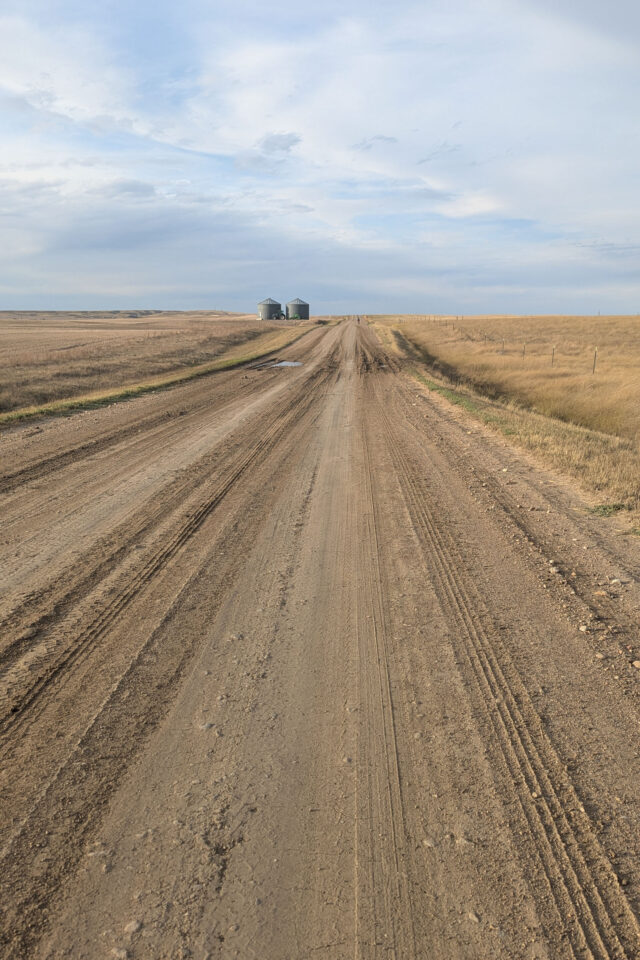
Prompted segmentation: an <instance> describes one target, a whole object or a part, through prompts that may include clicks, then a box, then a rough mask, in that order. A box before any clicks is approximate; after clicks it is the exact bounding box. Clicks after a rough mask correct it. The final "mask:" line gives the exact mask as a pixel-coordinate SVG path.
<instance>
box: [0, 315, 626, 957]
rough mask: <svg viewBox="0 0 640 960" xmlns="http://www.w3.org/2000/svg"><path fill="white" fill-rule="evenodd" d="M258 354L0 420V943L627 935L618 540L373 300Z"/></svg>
mask: <svg viewBox="0 0 640 960" xmlns="http://www.w3.org/2000/svg"><path fill="white" fill-rule="evenodd" d="M278 356H279V357H282V358H284V359H296V360H299V361H301V363H302V366H301V367H299V368H283V369H281V370H278V371H274V370H271V369H268V368H265V369H253V370H251V369H246V370H239V371H233V372H227V373H225V374H224V375H220V376H219V377H214V378H208V379H207V378H205V380H203V381H199V382H194V383H192V384H190V385H185V386H183V387H180V388H177V389H175V390H169V391H167V392H166V393H164V394H163V395H157V396H155V397H147V398H142V399H141V400H140V401H133V402H132V403H130V404H124V405H120V408H118V407H114V408H108V409H105V410H103V411H97V412H96V413H95V415H94V414H92V417H91V418H81V419H80V420H79V419H75V418H73V417H69V418H67V419H66V421H65V422H64V423H63V422H59V423H57V424H55V425H51V426H50V427H47V429H46V430H43V431H42V433H40V432H37V431H36V432H33V433H32V432H29V431H25V432H24V434H23V435H22V436H23V437H24V452H23V453H21V441H20V440H19V435H18V434H15V435H14V436H12V439H11V460H10V463H11V468H10V472H11V473H12V474H13V475H14V480H15V481H16V482H15V484H14V485H13V487H12V488H11V489H9V487H7V489H6V490H5V492H4V493H3V502H4V504H5V515H6V518H7V519H6V522H5V530H6V538H5V540H4V542H3V544H2V545H0V560H2V562H3V564H4V571H5V574H4V582H5V584H6V586H7V589H6V590H5V591H4V594H3V597H2V598H0V604H1V606H0V609H1V610H2V612H3V618H4V619H3V624H2V641H1V646H0V691H1V696H0V708H1V710H0V751H1V755H2V760H3V763H2V774H1V776H0V823H1V825H0V844H1V846H0V876H1V877H2V881H1V884H2V898H1V900H0V903H1V905H2V921H1V923H0V955H2V956H3V957H5V956H6V957H7V958H9V957H10V958H12V960H14V958H16V960H23V958H29V960H31V958H40V960H44V958H47V960H53V958H58V957H60V958H62V957H72V958H74V960H94V958H97V957H102V956H104V957H109V956H120V957H125V956H126V957H129V958H131V960H136V958H137V960H147V958H149V960H159V958H165V957H166V958H170V957H171V958H173V957H179V956H183V957H187V956H209V957H212V958H213V957H217V958H222V960H231V958H242V960H252V958H255V960H258V958H259V960H292V958H296V960H298V958H300V960H302V958H303V957H304V958H306V957H312V956H318V955H322V956H326V957H329V958H332V960H352V958H354V957H355V958H356V960H357V958H363V960H364V958H366V960H373V958H382V957H389V956H394V957H396V958H398V960H399V958H405V957H406V958H416V960H418V958H424V960H427V958H428V960H452V958H456V960H457V958H460V960H472V958H474V960H475V958H477V957H492V958H495V960H512V958H523V960H556V958H561V960H564V958H567V960H569V958H574V960H576V958H591V960H607V958H619V960H632V958H635V957H637V956H640V928H639V926H638V920H637V917H638V911H639V910H640V830H639V829H638V827H639V826H640V754H639V752H638V750H637V729H638V718H639V717H640V712H639V710H638V703H639V702H640V698H639V696H638V685H639V681H640V673H639V672H638V671H637V670H636V671H635V673H634V669H635V668H633V667H632V664H630V663H629V662H628V660H629V658H630V657H633V656H634V653H633V652H632V651H633V644H634V643H635V642H636V633H635V632H634V630H635V629H636V626H637V624H634V613H635V610H636V606H635V604H636V600H637V596H636V588H635V584H633V583H631V582H630V581H631V580H632V579H633V577H634V571H636V570H638V569H639V568H640V558H639V557H638V556H637V555H635V554H634V552H633V549H632V547H633V545H629V543H628V542H627V541H625V543H624V550H618V548H617V546H616V542H615V539H612V538H611V537H610V536H608V534H607V528H606V527H605V526H604V525H598V524H597V523H596V522H595V521H594V520H591V519H588V520H584V521H583V520H582V519H580V517H581V515H580V513H579V511H578V512H576V504H577V503H578V501H577V500H576V499H575V497H577V494H575V497H574V499H573V500H572V499H571V496H570V495H569V493H566V492H564V491H562V490H560V489H556V488H555V487H553V486H552V485H551V483H550V480H549V478H548V477H546V476H545V475H544V474H543V473H542V472H540V471H538V470H537V468H535V467H534V466H531V464H529V463H527V464H525V463H524V461H521V460H520V459H519V457H518V454H517V453H516V452H515V451H511V450H508V449H507V448H506V447H505V446H504V445H500V444H498V443H496V442H494V441H492V440H491V438H490V437H489V436H488V435H487V434H486V432H483V431H482V430H480V429H478V428H475V429H474V428H473V426H472V425H470V424H469V423H468V422H467V421H466V420H465V419H464V415H463V414H461V413H460V411H451V409H450V408H449V407H448V406H447V405H446V404H445V402H444V401H442V400H441V398H432V397H431V396H430V395H428V394H426V393H425V392H424V391H423V390H422V388H418V387H417V386H416V384H415V382H414V381H412V380H411V379H410V378H409V377H407V376H406V374H405V373H404V372H403V369H402V364H401V362H400V361H398V359H397V358H394V357H390V356H388V355H387V354H386V353H385V351H384V350H383V349H382V347H381V346H380V344H379V343H378V341H377V340H376V338H375V336H374V335H373V333H372V331H371V330H370V329H369V328H367V327H366V326H365V325H357V324H355V323H345V324H342V325H340V326H339V327H333V328H328V329H324V330H321V331H317V332H316V333H314V334H313V336H310V337H308V338H305V340H304V341H301V342H300V343H298V344H296V345H294V346H292V347H291V348H288V350H286V351H280V352H279V354H278ZM181 410H184V411H186V413H185V414H184V416H176V414H178V413H179V412H180V411H181ZM94 416H95V419H94ZM56 445H57V447H56ZM21 457H22V460H21ZM505 465H506V467H507V470H506V472H503V471H505ZM18 478H21V480H20V481H18ZM5 479H6V481H7V483H8V482H9V479H10V478H9V476H8V475H7V476H6V477H5ZM525 497H529V498H530V502H531V504H532V506H533V507H534V508H535V509H533V510H532V511H531V512H527V514H526V515H525V514H523V512H522V510H521V508H520V507H519V506H518V504H520V503H522V502H523V501H525ZM527 502H529V501H527ZM578 505H579V504H578ZM585 516H586V513H585ZM49 517H51V518H53V519H52V521H51V522H50V521H49ZM560 534H562V536H560ZM563 537H564V539H563ZM565 541H566V542H565ZM551 553H552V554H553V559H554V560H555V561H556V564H557V566H558V568H559V570H560V571H561V573H553V574H552V573H550V572H549V563H548V560H549V554H551ZM614 574H616V575H617V576H615V577H614ZM603 582H606V584H607V587H606V590H601V589H600V587H599V585H600V584H601V583H603ZM611 582H613V584H614V586H611V587H610V586H609V584H611ZM616 582H617V583H618V586H617V587H616V586H615V584H616ZM588 609H589V610H591V611H592V612H593V613H594V618H593V619H592V620H589V621H588V624H589V626H588V627H587V630H586V632H584V633H583V632H580V631H579V630H578V629H577V623H578V622H580V621H582V620H583V619H584V618H585V617H586V616H587V613H586V611H587V610H588ZM596 614H597V617H598V618H599V619H596ZM618 645H620V652H618ZM601 650H602V651H604V652H602V654H601V655H600V657H598V656H597V655H596V654H597V653H599V652H600V651H601ZM622 651H623V652H622Z"/></svg>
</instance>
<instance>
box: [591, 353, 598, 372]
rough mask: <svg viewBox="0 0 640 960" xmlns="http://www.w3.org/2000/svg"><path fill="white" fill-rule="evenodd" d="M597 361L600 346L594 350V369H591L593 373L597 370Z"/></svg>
mask: <svg viewBox="0 0 640 960" xmlns="http://www.w3.org/2000/svg"><path fill="white" fill-rule="evenodd" d="M597 361H598V348H597V347H596V348H595V350H594V351H593V370H592V371H591V373H595V372H596V363H597Z"/></svg>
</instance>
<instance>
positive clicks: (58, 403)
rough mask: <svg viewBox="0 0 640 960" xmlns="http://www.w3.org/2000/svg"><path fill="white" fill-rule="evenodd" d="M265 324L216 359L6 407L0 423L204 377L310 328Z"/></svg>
mask: <svg viewBox="0 0 640 960" xmlns="http://www.w3.org/2000/svg"><path fill="white" fill-rule="evenodd" d="M264 326H265V325H264V324H262V331H263V332H262V333H259V334H258V335H257V336H255V337H253V338H251V339H250V340H246V339H245V340H244V341H242V342H240V343H235V344H234V345H232V346H229V347H228V348H227V349H226V350H221V351H220V353H219V355H218V356H217V357H216V359H215V360H211V361H209V362H206V363H200V364H196V365H191V366H189V367H188V368H187V369H182V370H177V371H176V370H174V371H173V372H171V373H166V374H163V375H161V376H157V377H152V378H150V379H143V380H138V381H134V382H129V383H127V384H125V385H122V386H117V387H113V388H111V389H101V390H94V391H91V392H89V393H83V394H80V395H74V396H71V397H69V396H67V397H61V398H58V399H56V400H50V401H48V402H46V403H42V404H34V405H31V406H27V407H20V408H18V409H14V410H9V411H6V412H4V413H0V424H7V425H8V424H11V423H15V422H17V421H19V420H25V419H30V418H32V417H41V416H55V415H59V414H64V413H70V412H72V411H73V410H79V409H87V408H91V407H98V406H104V405H105V404H108V403H116V402H119V401H121V400H128V399H130V398H132V397H135V396H140V395H141V394H144V393H150V392H152V391H156V390H163V389H167V388H168V387H171V386H174V385H175V384H179V383H184V382H186V381H188V380H193V379H195V378H197V377H202V376H206V375H207V374H210V373H214V372H216V371H218V370H226V369H229V368H231V367H235V366H239V365H240V364H243V363H247V362H249V361H251V360H257V359H259V358H260V357H263V356H265V355H266V354H269V353H272V352H273V351H276V350H281V349H282V348H283V347H285V346H288V345H289V344H291V343H294V342H295V341H296V340H298V339H300V337H302V336H304V334H305V333H306V332H307V331H308V330H309V329H310V325H309V324H300V325H296V326H293V327H291V326H290V327H286V328H283V327H279V328H271V329H268V330H267V331H266V332H265V331H264Z"/></svg>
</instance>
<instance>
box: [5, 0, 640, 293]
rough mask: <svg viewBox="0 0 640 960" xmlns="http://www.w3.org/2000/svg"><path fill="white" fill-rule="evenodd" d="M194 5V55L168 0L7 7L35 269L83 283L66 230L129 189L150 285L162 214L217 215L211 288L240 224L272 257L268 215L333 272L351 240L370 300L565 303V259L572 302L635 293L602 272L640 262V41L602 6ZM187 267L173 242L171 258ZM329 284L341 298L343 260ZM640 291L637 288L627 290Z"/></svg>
mask: <svg viewBox="0 0 640 960" xmlns="http://www.w3.org/2000/svg"><path fill="white" fill-rule="evenodd" d="M185 3H186V6H185V8H184V11H183V18H182V19H183V20H184V21H185V23H186V24H188V25H189V30H187V32H186V33H185V34H184V35H181V37H180V42H182V43H183V44H184V43H187V42H189V43H191V44H192V46H191V47H189V48H185V49H183V50H178V51H176V41H175V40H174V36H173V34H172V30H171V23H170V21H169V14H168V10H169V7H168V5H163V4H160V6H159V7H158V6H157V5H156V6H154V7H153V8H152V7H151V6H149V7H147V5H146V0H140V4H138V5H136V7H135V11H134V13H131V16H132V17H133V18H134V19H132V21H131V23H129V21H128V19H127V18H128V17H129V15H130V10H133V8H130V7H129V6H128V5H125V4H124V3H123V2H121V0H114V6H113V7H112V8H111V9H115V10H116V11H117V16H119V17H120V21H121V22H119V23H117V24H116V25H115V26H114V28H113V29H109V30H106V29H105V20H104V17H103V19H102V21H100V23H98V22H97V21H92V19H91V16H90V5H89V6H88V7H87V8H86V10H87V13H86V15H84V16H83V20H82V23H80V21H79V20H78V18H77V17H76V18H75V19H74V18H73V17H64V16H62V15H61V16H60V19H59V22H56V23H54V25H53V27H52V26H51V20H52V16H51V7H46V8H45V7H44V0H42V3H39V0H29V3H28V4H27V5H26V6H25V5H24V4H23V5H22V7H23V8H24V12H23V13H22V14H16V13H13V14H10V13H5V15H4V16H0V97H3V104H4V107H5V109H4V110H3V114H2V116H3V121H2V123H3V130H2V134H3V140H2V142H3V155H2V157H0V176H1V177H4V179H5V187H4V194H3V196H4V199H5V203H6V204H8V208H9V209H10V210H11V209H13V208H15V210H16V211H17V210H18V209H19V210H20V211H21V217H18V216H17V215H16V216H14V217H13V218H11V217H9V220H8V221H7V220H6V219H5V226H4V230H5V234H4V242H5V249H8V250H9V251H12V253H11V254H8V255H9V256H11V257H12V263H13V264H14V266H15V257H14V256H13V254H15V253H16V251H17V252H18V254H19V256H21V257H22V258H23V261H24V270H25V271H26V272H25V276H27V275H28V272H29V263H30V262H31V263H32V267H33V269H34V270H35V260H34V259H33V258H34V257H36V255H38V256H40V253H38V251H40V252H41V253H42V256H43V257H49V258H50V259H51V262H53V260H54V259H55V262H56V271H57V273H56V276H58V277H60V275H61V273H62V274H63V275H64V271H65V270H67V272H68V278H69V283H72V282H73V279H74V276H76V275H77V272H76V271H75V269H74V266H73V262H72V259H71V258H69V259H68V260H65V253H64V251H65V249H67V247H66V246H65V243H66V241H64V242H63V241H62V240H61V239H60V237H61V234H60V224H61V222H64V221H65V218H66V219H67V220H68V224H69V228H70V229H71V227H72V226H74V227H75V228H76V229H78V230H79V231H80V233H81V234H82V236H85V235H86V231H87V229H88V228H87V223H86V222H85V215H86V220H87V221H88V222H90V221H91V218H92V216H93V217H95V218H96V219H97V220H99V221H100V222H104V218H105V212H104V209H103V205H104V203H105V201H106V200H107V199H109V200H110V202H111V205H112V208H111V211H110V215H109V218H108V220H109V224H110V226H109V229H108V230H105V231H104V236H105V237H106V238H107V240H108V242H111V243H112V244H113V245H114V250H113V256H114V258H115V259H116V260H117V258H118V244H120V245H121V246H122V245H124V246H126V249H127V251H128V256H129V257H131V251H132V249H138V250H139V251H140V259H139V261H137V262H138V265H139V268H140V271H141V277H142V276H143V275H144V273H145V261H144V257H145V256H147V255H148V254H145V250H147V251H148V249H149V246H148V235H147V233H146V232H145V231H144V230H139V231H136V230H135V229H134V227H133V223H134V222H135V217H136V216H137V217H140V216H142V213H141V211H142V210H143V209H144V211H145V213H144V216H145V218H147V217H149V218H151V219H147V220H145V222H149V223H150V222H153V223H154V224H155V227H154V229H159V227H158V224H162V223H166V224H173V225H174V228H175V227H176V225H180V224H183V223H191V224H192V225H194V224H197V228H198V231H200V230H204V231H205V233H206V227H205V226H204V224H206V222H207V217H208V218H209V222H210V235H211V238H212V242H214V241H215V242H218V243H219V248H218V249H217V250H216V249H214V248H211V249H208V250H207V252H206V254H205V252H204V248H202V247H201V248H200V249H202V251H203V252H202V253H201V254H200V255H198V254H197V252H195V253H194V252H193V251H192V254H191V255H192V258H193V259H192V260H190V261H189V269H188V275H189V278H190V279H189V283H191V285H192V287H193V277H194V271H195V272H196V273H197V271H198V270H199V271H200V274H199V275H200V276H201V278H202V283H203V284H205V285H206V284H207V283H208V282H209V280H208V278H209V277H210V270H209V259H210V257H211V256H218V257H219V258H220V259H221V261H223V262H224V261H225V260H226V258H228V257H229V256H230V252H229V246H228V244H227V243H226V242H225V240H224V231H225V230H229V229H230V224H231V223H232V222H235V223H236V224H237V229H238V233H239V234H240V233H242V234H243V236H244V237H245V245H244V248H243V249H244V255H245V257H246V259H247V261H251V260H252V258H254V257H255V258H258V259H259V257H260V256H261V255H263V251H262V250H261V249H260V247H259V244H258V240H257V239H256V238H257V237H258V235H259V234H260V231H261V230H262V229H263V228H264V230H265V231H266V232H265V234H264V235H263V236H269V235H273V234H274V233H275V232H277V235H278V237H279V238H280V244H281V249H282V250H287V251H289V255H290V256H292V257H294V258H295V256H296V254H295V251H297V250H300V251H304V250H307V251H309V255H311V253H313V255H314V256H316V255H317V254H318V251H321V254H322V255H321V256H320V257H319V258H318V259H317V261H316V262H317V263H318V264H322V263H324V264H325V266H326V269H327V270H329V269H330V266H331V265H332V264H333V260H332V257H333V256H334V255H335V257H337V258H338V259H339V260H340V265H341V267H342V266H344V271H345V276H347V277H348V284H347V286H348V287H349V289H350V290H354V289H360V290H362V291H366V292H367V295H372V291H378V294H376V295H379V296H387V295H388V294H389V293H390V291H392V290H395V289H397V288H398V287H399V288H401V289H403V290H405V291H414V292H416V291H424V295H425V296H427V295H429V296H435V295H436V292H437V291H438V290H439V291H440V294H441V296H443V297H448V296H452V295H454V294H455V295H457V296H460V297H463V296H466V294H465V293H464V291H465V289H467V288H468V291H469V294H468V295H469V297H470V298H471V299H472V298H473V296H474V295H477V297H478V298H479V300H478V307H479V308H483V309H491V308H492V305H491V303H488V302H487V301H486V297H487V296H489V294H488V293H487V291H492V293H491V295H492V296H496V297H497V296H498V295H499V296H503V292H504V291H508V290H512V291H514V296H515V295H516V291H520V290H527V289H529V291H530V296H531V298H532V302H533V300H535V298H537V297H538V298H539V297H541V296H544V289H546V288H545V277H546V278H548V289H549V291H552V293H550V294H549V295H550V296H553V297H557V296H558V289H561V287H562V285H561V281H557V280H556V276H557V275H558V276H562V271H563V270H564V271H565V273H564V276H565V280H566V290H567V297H569V298H570V297H576V298H579V297H580V296H582V295H583V293H582V292H581V291H583V290H587V288H588V286H589V284H590V283H592V282H593V283H595V282H596V279H597V282H598V283H600V285H601V287H602V288H603V289H604V288H605V287H606V288H607V289H609V288H611V285H609V286H608V287H607V284H606V283H605V282H604V280H603V279H602V278H597V275H598V273H599V271H602V272H603V277H604V276H605V274H606V272H607V270H608V271H609V273H608V276H612V275H613V269H614V266H615V270H621V271H622V274H623V276H624V277H625V278H626V276H627V274H626V272H625V271H627V270H629V269H630V266H629V264H628V260H629V256H628V251H629V249H630V248H633V247H634V245H635V244H637V243H640V227H639V226H638V223H639V222H640V218H639V216H638V214H639V213H640V210H639V206H640V197H639V195H638V186H637V174H636V156H637V153H638V148H639V147H640V142H639V141H640V131H639V129H638V126H637V123H636V113H637V109H636V105H635V90H636V88H637V84H638V80H640V77H639V76H638V74H639V73H640V67H639V66H638V58H637V56H635V57H634V56H633V55H632V54H633V53H634V52H635V47H634V43H635V40H634V37H633V34H630V33H629V32H628V33H626V34H625V31H624V30H621V29H611V30H607V31H600V30H599V28H598V23H599V21H600V19H601V17H600V14H599V12H598V8H597V5H595V4H594V3H592V2H591V0H589V2H588V4H587V7H586V8H585V14H584V16H582V14H581V12H580V11H581V8H580V7H579V6H577V5H576V3H574V2H573V0H566V2H563V3H561V4H560V6H559V7H556V6H553V7H552V6H551V4H550V0H549V2H547V0H543V2H541V3H540V4H536V3H533V2H529V0H486V2H485V3H483V4H481V5H479V4H477V3H475V2H472V0H457V2H455V3H453V4H452V3H445V2H444V0H427V2H426V3H420V4H414V3H407V2H402V3H400V4H397V5H395V6H394V7H390V6H388V5H386V4H382V3H370V4H367V5H364V4H363V3H359V2H356V3H353V4H351V5H349V7H348V8H342V7H338V5H337V4H335V3H327V4H324V5H323V6H322V7H320V6H319V5H318V6H317V7H314V6H311V7H305V8H300V7H299V6H295V7H294V5H293V4H290V3H288V2H286V0H279V2H278V3H277V4H275V6H274V5H271V6H270V7H269V9H268V11H266V9H264V10H263V9H262V8H261V7H259V6H258V5H255V4H251V3H243V2H240V4H239V5H238V4H231V3H230V2H226V0H221V2H220V4H217V5H215V10H216V14H217V19H215V20H213V19H211V12H210V11H211V8H210V7H209V5H208V4H205V3H201V2H200V0H185ZM14 6H16V5H15V4H14ZM165 6H166V9H165ZM38 7H41V9H42V10H45V9H46V10H47V11H48V24H47V26H46V27H45V26H40V25H39V18H38V17H37V16H36V11H37V9H38ZM624 7H625V10H626V4H625V5H624ZM7 9H8V8H7ZM29 11H30V13H29ZM627 14H628V22H629V23H633V22H635V21H634V14H633V12H632V11H631V8H629V10H628V11H627ZM145 17H146V19H145ZM163 17H164V18H166V24H165V25H164V27H163ZM116 27H117V29H116ZM163 29H164V33H163ZM127 31H129V33H127ZM147 34H148V35H147ZM125 35H126V36H127V38H128V39H127V46H126V55H125V53H124V50H125V47H124V46H122V43H123V39H122V38H123V37H124V36H125ZM185 37H187V38H188V37H190V38H191V39H190V40H188V41H187V40H186V39H185ZM158 44H159V47H158V49H157V50H156V46H157V45H158ZM163 45H164V46H163ZM25 191H26V192H25ZM12 198H13V200H12ZM14 201H15V203H14ZM12 204H13V206H12ZM81 211H84V214H83V215H82V216H81ZM92 211H93V212H92ZM131 211H136V212H135V215H134V214H132V213H131ZM153 211H156V214H157V218H156V220H153ZM222 213H224V221H222V220H221V219H220V217H221V214H222ZM132 217H133V219H132ZM118 218H120V223H121V224H122V225H123V227H124V228H126V229H123V230H118V229H117V223H118ZM222 222H224V224H225V228H224V230H222V232H221V227H220V224H221V223H222ZM243 231H244V233H243ZM178 233H180V232H179V231H178ZM178 233H176V234H175V236H174V240H173V242H174V243H175V244H178V242H181V243H182V242H183V240H180V241H178ZM180 236H182V234H181V233H180ZM12 237H14V238H15V242H13V241H12ZM56 238H57V239H56ZM165 241H166V242H165V245H164V247H163V248H162V249H163V250H165V249H166V250H169V249H171V244H172V237H171V234H169V235H167V237H166V238H165ZM56 242H57V243H59V245H60V251H59V253H56V246H55V244H56ZM132 244H133V247H132ZM135 244H137V245H138V246H137V247H135ZM288 244H289V245H290V246H288ZM240 246H241V245H239V247H240ZM87 249H88V250H89V251H90V250H91V249H92V248H91V245H89V246H88V248H87ZM101 249H102V254H101V255H102V256H104V245H103V247H102V248H101ZM625 251H626V252H625ZM158 255H159V254H158V249H157V248H154V253H153V256H154V258H157V256H158ZM87 256H89V253H87ZM30 257H31V258H32V260H31V261H30V259H29V258H30ZM622 261H624V264H625V265H624V266H622V267H621V266H620V264H621V262H622ZM155 262H156V261H155V260H154V268H153V269H155ZM65 263H68V267H65ZM180 263H181V260H180V258H179V257H177V258H176V257H173V256H171V255H169V254H167V259H166V264H165V267H164V272H165V273H166V271H167V270H168V271H170V272H171V271H173V272H175V271H177V270H178V269H179V267H178V265H179V264H180ZM38 269H39V270H42V269H44V268H43V265H42V263H40V262H39V264H38ZM181 269H185V267H184V264H183V265H182V267H181ZM331 269H333V270H334V272H335V268H334V267H333V266H331ZM536 271H537V272H536ZM580 271H582V274H580ZM43 275H48V274H47V271H46V270H44V274H43ZM96 276H101V273H100V268H99V266H96ZM451 276H455V282H453V281H451V280H450V279H448V278H450V277H451ZM480 277H482V280H480ZM465 278H466V279H465ZM552 281H553V282H552ZM56 282H58V281H56ZM128 282H129V281H128ZM180 282H181V281H180V277H179V276H176V286H177V287H178V288H179V287H180ZM184 282H185V284H186V282H187V281H186V274H185V281H184ZM314 282H315V283H316V285H317V289H318V290H320V289H322V290H323V291H324V295H325V296H328V293H327V292H326V291H327V285H329V284H330V276H328V278H327V280H326V282H325V281H323V280H322V278H321V277H318V276H317V275H316V279H315V281H314ZM131 283H133V281H131ZM527 285H529V286H527ZM196 286H197V284H196ZM630 287H633V281H631V280H630V281H629V282H627V280H626V279H625V280H624V282H623V281H622V280H620V291H621V294H620V296H621V297H622V298H623V299H624V297H628V296H629V289H630ZM28 288H29V287H28V284H26V286H25V290H27V289H28ZM613 288H615V284H614V285H613ZM109 289H110V288H109ZM634 289H635V288H634ZM185 290H186V286H185ZM474 291H475V294H474ZM499 291H502V292H500V293H499ZM505 295H506V294H505ZM517 295H518V296H520V293H518V294H517ZM585 295H586V294H585ZM416 296H417V293H416ZM387 306H388V307H389V308H390V307H391V305H390V304H388V305H387ZM363 309H364V307H363Z"/></svg>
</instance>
